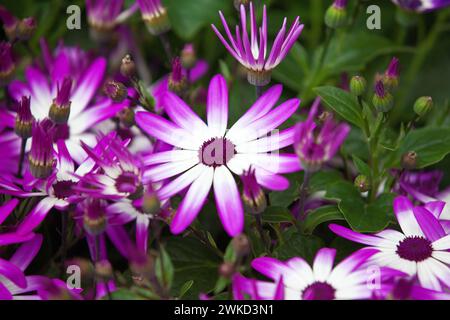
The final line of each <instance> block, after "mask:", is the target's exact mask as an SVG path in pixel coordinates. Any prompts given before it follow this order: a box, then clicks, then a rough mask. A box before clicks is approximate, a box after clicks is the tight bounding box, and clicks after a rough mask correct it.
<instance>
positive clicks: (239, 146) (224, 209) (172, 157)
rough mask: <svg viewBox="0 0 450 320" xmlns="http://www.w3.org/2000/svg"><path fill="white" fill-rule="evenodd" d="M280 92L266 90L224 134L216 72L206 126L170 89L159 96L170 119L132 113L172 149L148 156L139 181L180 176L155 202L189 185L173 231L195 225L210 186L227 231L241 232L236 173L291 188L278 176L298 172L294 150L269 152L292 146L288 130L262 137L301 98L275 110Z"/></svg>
mask: <svg viewBox="0 0 450 320" xmlns="http://www.w3.org/2000/svg"><path fill="white" fill-rule="evenodd" d="M281 91H282V87H281V86H274V87H272V88H270V89H269V90H268V91H267V92H266V93H265V94H264V95H262V96H261V98H259V99H258V100H257V101H256V102H255V103H254V104H253V106H252V107H251V108H250V109H249V110H248V111H247V112H246V113H245V114H244V115H243V116H242V117H241V118H240V119H239V120H238V121H237V122H236V123H235V124H234V125H233V126H232V127H231V128H230V129H229V130H228V131H227V125H228V89H227V85H226V82H225V79H224V78H223V77H222V76H221V75H217V76H215V77H214V78H213V79H212V80H211V82H210V85H209V90H208V100H207V110H206V111H207V124H205V122H203V120H202V119H200V118H199V117H198V116H197V115H196V114H195V113H194V112H193V111H192V109H191V108H190V107H189V106H188V105H186V103H185V102H184V101H183V100H181V99H180V98H179V97H178V96H176V95H174V94H172V93H170V92H168V93H167V94H166V95H165V97H164V106H165V110H166V113H167V114H168V115H169V117H170V118H171V120H172V121H169V120H166V119H164V118H162V117H160V116H158V115H155V114H151V113H148V112H138V113H137V114H136V122H137V124H138V125H139V126H140V127H141V128H142V129H143V130H145V131H146V132H147V133H148V134H150V135H152V136H154V137H155V138H157V139H159V140H162V141H163V142H166V143H168V144H170V145H173V146H174V147H176V148H177V149H176V150H171V151H166V152H158V153H154V154H151V155H149V156H147V157H145V159H144V165H146V166H149V168H148V169H147V170H146V171H145V172H144V177H143V180H144V182H145V181H152V182H158V181H162V180H165V179H168V178H172V177H175V176H177V178H175V179H173V180H172V181H171V182H169V183H167V184H166V185H164V186H163V187H162V188H161V189H160V190H158V196H159V197H160V199H168V198H170V197H172V196H173V195H175V194H177V193H179V192H181V191H182V190H184V189H186V188H188V187H189V189H188V191H187V193H186V195H185V197H184V199H183V201H182V202H181V204H180V206H179V207H178V210H177V212H176V214H175V216H174V219H173V221H172V224H171V231H172V232H173V233H175V234H178V233H181V232H182V231H183V230H185V229H186V228H187V227H188V226H189V225H190V224H191V223H192V221H193V220H194V219H195V217H196V216H197V214H198V213H199V211H200V209H201V208H202V206H203V203H204V202H205V200H206V198H207V197H208V194H209V191H210V189H211V187H213V189H214V194H215V199H216V205H217V210H218V213H219V217H220V219H221V221H222V224H223V226H224V228H225V230H226V231H227V232H228V234H229V235H231V236H234V235H237V234H239V233H240V232H242V229H243V223H244V214H243V207H242V202H241V199H240V196H239V190H238V188H237V185H236V182H235V179H234V177H233V173H234V174H236V175H241V174H242V173H243V172H244V170H248V169H249V168H250V166H251V167H252V168H254V169H255V175H256V179H257V182H258V183H259V184H260V185H261V186H263V187H266V188H268V189H270V190H283V189H286V188H287V187H288V186H289V182H288V180H287V179H286V178H284V177H283V176H281V175H280V174H282V173H288V172H294V171H298V170H300V169H301V166H300V163H299V161H298V159H297V157H296V155H294V154H274V153H271V152H276V151H278V150H279V149H282V148H284V147H286V146H289V145H291V144H292V142H293V133H294V131H293V128H290V129H286V130H284V131H281V132H279V133H278V134H273V135H270V136H267V134H268V133H270V132H271V131H273V130H274V129H276V128H277V127H278V126H279V125H281V124H282V123H283V122H285V121H286V120H287V119H288V118H289V117H290V116H291V115H292V114H293V113H294V112H295V111H296V110H297V108H298V106H299V104H300V101H299V100H298V99H291V100H288V101H286V102H284V103H282V104H281V105H280V106H278V107H277V108H274V109H272V107H273V106H274V105H275V103H276V102H277V100H278V99H279V97H280V95H281Z"/></svg>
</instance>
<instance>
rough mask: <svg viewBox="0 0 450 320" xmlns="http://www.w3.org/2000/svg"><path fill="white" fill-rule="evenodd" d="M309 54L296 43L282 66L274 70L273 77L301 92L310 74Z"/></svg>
mask: <svg viewBox="0 0 450 320" xmlns="http://www.w3.org/2000/svg"><path fill="white" fill-rule="evenodd" d="M309 65H310V64H309V63H308V53H307V52H306V50H305V49H304V48H303V47H302V46H301V45H300V44H299V43H298V42H296V43H295V44H294V45H293V46H292V48H291V50H290V52H289V54H288V55H287V56H286V58H285V59H284V60H283V62H282V63H280V65H279V66H278V67H277V68H275V69H274V70H273V77H274V79H276V80H277V81H279V82H281V83H283V84H285V85H286V86H288V87H289V88H290V89H292V90H294V91H300V89H301V84H302V83H303V81H304V80H305V75H306V74H307V73H308V72H309Z"/></svg>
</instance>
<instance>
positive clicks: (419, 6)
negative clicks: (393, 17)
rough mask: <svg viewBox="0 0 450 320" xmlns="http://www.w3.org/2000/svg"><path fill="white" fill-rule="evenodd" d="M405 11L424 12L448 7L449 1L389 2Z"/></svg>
mask: <svg viewBox="0 0 450 320" xmlns="http://www.w3.org/2000/svg"><path fill="white" fill-rule="evenodd" d="M391 1H392V2H393V3H395V4H396V5H398V6H400V7H402V8H403V9H405V10H410V11H417V12H424V11H431V10H436V9H440V8H443V7H446V6H449V5H450V0H391Z"/></svg>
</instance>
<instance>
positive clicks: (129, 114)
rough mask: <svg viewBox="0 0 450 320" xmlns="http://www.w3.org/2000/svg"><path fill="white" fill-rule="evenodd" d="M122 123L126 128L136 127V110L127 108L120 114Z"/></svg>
mask: <svg viewBox="0 0 450 320" xmlns="http://www.w3.org/2000/svg"><path fill="white" fill-rule="evenodd" d="M119 119H120V123H122V124H123V126H124V127H126V128H131V127H132V126H134V124H135V122H134V110H133V108H125V109H122V110H121V111H120V112H119Z"/></svg>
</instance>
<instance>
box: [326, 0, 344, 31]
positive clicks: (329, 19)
mask: <svg viewBox="0 0 450 320" xmlns="http://www.w3.org/2000/svg"><path fill="white" fill-rule="evenodd" d="M346 5H347V0H335V1H334V3H333V4H332V5H331V6H330V7H328V9H327V11H326V12H325V25H326V26H327V27H328V28H331V29H337V28H340V27H342V26H344V25H345V24H346V23H347V10H346V8H345V7H346Z"/></svg>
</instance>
